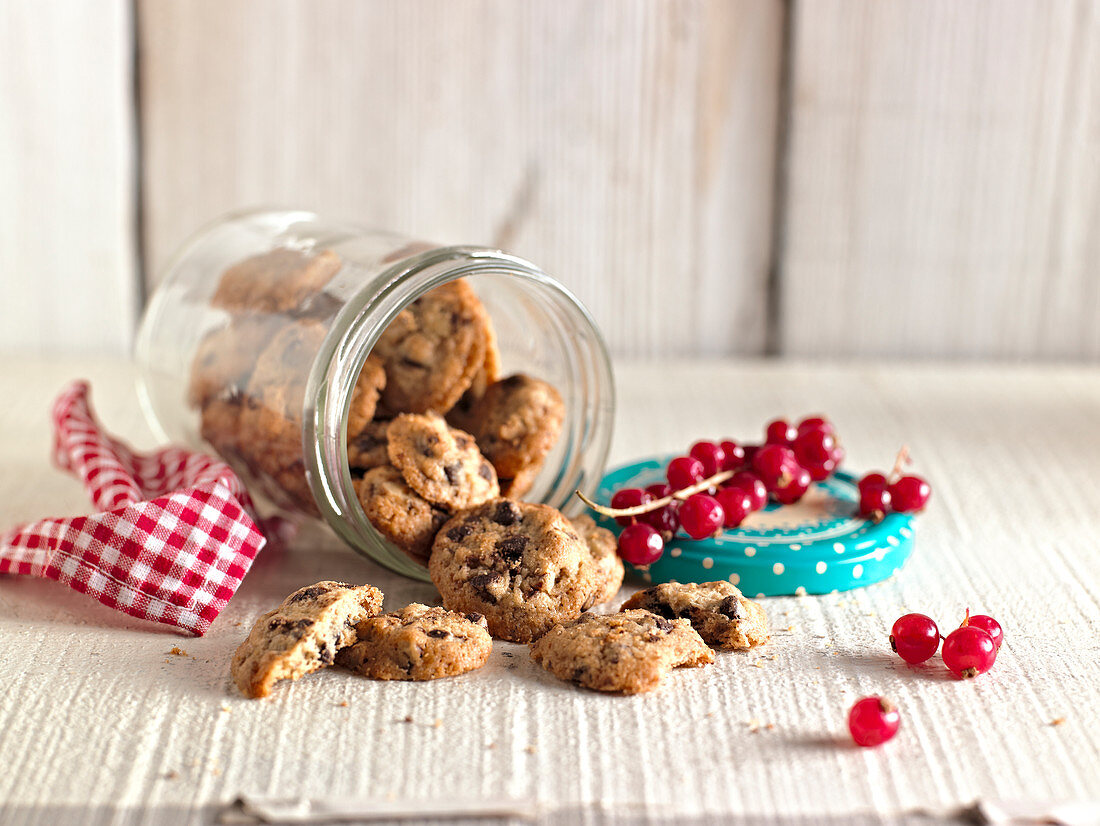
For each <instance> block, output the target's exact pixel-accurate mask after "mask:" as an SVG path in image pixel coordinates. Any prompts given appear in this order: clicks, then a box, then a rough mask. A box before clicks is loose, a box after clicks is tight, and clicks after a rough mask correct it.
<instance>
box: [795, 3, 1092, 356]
mask: <svg viewBox="0 0 1100 826" xmlns="http://www.w3.org/2000/svg"><path fill="white" fill-rule="evenodd" d="M795 8H796V12H795V15H794V36H793V50H792V53H791V56H792V60H793V64H792V73H793V76H792V82H793V86H792V107H791V113H790V154H789V156H788V176H787V181H788V186H787V189H786V194H785V209H786V212H785V215H786V217H785V226H784V230H783V237H784V243H783V247H782V249H783V256H782V263H781V270H780V276H781V277H780V288H781V312H780V317H781V329H780V331H779V332H780V341H781V352H783V353H792V354H796V355H799V354H801V355H810V354H826V355H854V354H859V355H875V354H879V355H882V354H891V355H905V356H940V355H964V356H1041V357H1086V358H1090V359H1096V358H1097V357H1100V325H1098V324H1097V319H1098V318H1100V273H1098V267H1100V5H1098V4H1097V3H1095V2H1090V0H1079V2H1073V1H1072V0H1066V1H1065V2H1054V3H1051V2H1046V0H1006V1H1005V2H997V3H988V2H976V3H957V2H953V1H952V0H933V2H924V1H923V0H921V2H900V3H878V2H874V0H859V2H837V0H827V1H826V2H817V1H816V0H815V2H805V3H797V4H796V6H795Z"/></svg>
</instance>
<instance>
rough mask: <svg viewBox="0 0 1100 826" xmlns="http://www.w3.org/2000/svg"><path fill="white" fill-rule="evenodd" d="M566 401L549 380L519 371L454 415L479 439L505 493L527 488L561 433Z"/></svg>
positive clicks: (454, 417)
mask: <svg viewBox="0 0 1100 826" xmlns="http://www.w3.org/2000/svg"><path fill="white" fill-rule="evenodd" d="M564 419H565V405H564V404H563V403H562V400H561V395H560V394H559V393H558V391H557V390H555V389H554V388H553V387H552V386H551V385H549V384H547V383H546V382H544V381H542V380H540V379H536V378H532V377H531V376H527V375H524V374H522V373H517V374H515V375H513V376H509V377H508V378H506V379H503V380H502V381H498V382H496V383H494V384H491V385H489V387H488V388H487V389H486V391H485V394H484V395H483V396H482V397H481V398H480V399H479V400H478V401H477V402H476V403H475V404H474V405H473V406H472V407H471V408H470V410H469V412H468V413H465V414H463V413H461V412H459V411H455V412H454V413H452V420H453V421H454V422H455V424H456V425H457V426H459V427H465V428H466V429H467V430H469V431H470V432H471V433H472V434H473V435H474V437H475V438H476V439H477V443H478V446H479V447H480V448H481V452H482V453H484V454H485V458H487V459H488V460H489V461H490V462H492V464H493V467H494V468H495V469H496V472H497V478H498V479H500V485H501V490H502V491H504V492H505V495H506V496H520V495H522V494H523V493H526V492H527V490H528V489H529V488H530V486H531V484H532V483H533V482H534V479H535V476H537V474H538V469H539V468H541V467H542V462H543V460H544V459H545V458H546V455H547V454H548V453H549V452H550V450H551V449H552V448H553V447H554V444H555V442H557V440H558V437H559V436H560V435H561V427H562V421H563V420H564Z"/></svg>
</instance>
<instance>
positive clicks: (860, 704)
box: [848, 697, 901, 746]
mask: <svg viewBox="0 0 1100 826" xmlns="http://www.w3.org/2000/svg"><path fill="white" fill-rule="evenodd" d="M899 725H901V715H900V714H898V709H897V707H896V706H895V705H894V704H893V703H891V702H890V701H889V700H887V699H885V698H883V697H864V698H863V699H862V700H857V701H856V704H855V705H854V706H852V710H851V711H849V712H848V731H850V732H851V733H852V739H853V740H855V741H856V745H857V746H878V745H881V744H882V743H885V742H886V741H887V740H889V739H890V738H891V737H893V736H894V735H895V734H897V733H898V726H899Z"/></svg>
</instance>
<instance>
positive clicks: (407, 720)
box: [401, 714, 413, 723]
mask: <svg viewBox="0 0 1100 826" xmlns="http://www.w3.org/2000/svg"><path fill="white" fill-rule="evenodd" d="M412 721H413V718H412V715H411V714H406V715H405V719H404V720H402V721H401V722H402V723H411V722H412Z"/></svg>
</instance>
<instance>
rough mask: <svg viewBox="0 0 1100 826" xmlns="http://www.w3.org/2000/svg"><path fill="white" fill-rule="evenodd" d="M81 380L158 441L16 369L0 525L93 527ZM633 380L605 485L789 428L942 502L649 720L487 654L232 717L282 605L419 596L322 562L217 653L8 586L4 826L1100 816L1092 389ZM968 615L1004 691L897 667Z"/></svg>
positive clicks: (733, 372)
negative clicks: (906, 631)
mask: <svg viewBox="0 0 1100 826" xmlns="http://www.w3.org/2000/svg"><path fill="white" fill-rule="evenodd" d="M77 376H86V377H88V378H90V379H91V380H92V382H93V402H94V403H95V405H96V407H97V409H98V410H99V412H100V414H101V417H102V419H103V420H104V422H105V423H106V424H107V425H108V427H110V428H112V429H113V430H114V431H115V432H118V433H121V434H124V435H125V436H127V437H128V438H131V439H133V440H134V441H135V442H136V443H137V444H138V445H139V446H143V447H149V446H151V445H150V436H149V433H148V431H147V429H146V428H145V426H144V425H143V424H142V422H141V418H140V414H139V413H138V412H137V410H136V407H135V403H134V395H133V391H132V376H131V373H130V370H129V368H128V367H127V366H125V365H124V364H122V363H120V362H106V361H104V362H92V361H83V362H81V361H75V360H71V361H65V362H60V361H55V362H33V361H31V362H28V361H26V360H21V359H15V358H10V357H8V358H3V359H0V398H2V399H3V404H2V405H0V468H2V470H0V525H3V526H4V527H7V526H8V525H9V524H11V523H15V522H17V521H23V520H28V519H32V518H36V517H41V516H47V515H63V514H73V513H78V512H83V511H86V510H87V509H88V505H87V502H86V500H85V498H84V495H83V493H82V491H81V489H80V485H79V484H78V482H77V481H75V480H74V479H72V478H69V477H67V476H65V475H63V474H62V473H61V472H60V471H57V470H55V469H53V468H52V467H51V466H50V465H49V464H48V461H47V456H48V454H49V435H48V427H47V410H48V406H49V403H50V401H51V400H52V398H53V396H54V394H55V393H56V392H57V391H58V390H59V389H60V387H61V386H62V385H63V384H64V382H65V381H66V380H68V379H69V378H73V377H77ZM617 376H618V381H619V390H620V395H619V402H620V403H619V410H618V414H617V425H616V428H617V429H616V437H615V444H614V451H613V457H612V458H613V461H616V462H618V461H622V460H627V459H630V458H632V457H635V456H638V455H642V454H647V453H651V452H654V451H673V450H677V449H682V448H683V447H684V446H686V445H687V444H688V443H689V442H690V441H692V440H693V439H694V438H696V437H701V436H705V435H710V436H722V435H733V436H739V437H742V438H746V439H747V438H750V437H755V436H756V435H757V434H758V433H759V430H760V428H761V426H762V424H763V422H764V421H765V420H766V419H768V418H769V417H771V416H773V415H775V414H779V413H787V414H790V415H798V414H801V413H808V412H811V411H825V412H827V413H829V414H830V415H831V416H832V417H833V419H834V420H835V421H836V423H837V425H838V427H839V428H840V431H841V433H842V436H843V437H844V439H845V442H846V444H847V446H848V450H849V466H850V467H852V468H855V469H870V468H872V467H878V468H883V467H885V466H887V465H888V464H889V462H890V459H891V457H892V456H893V454H894V452H895V450H896V449H897V448H898V446H899V445H900V444H901V443H902V442H905V443H908V444H909V445H910V446H911V447H912V450H913V454H914V456H915V458H916V461H917V463H918V467H919V469H920V471H922V472H923V473H924V474H925V475H926V476H927V477H928V478H929V479H930V480H931V482H932V484H933V487H934V494H933V499H932V503H931V508H930V510H929V512H928V513H927V514H926V515H924V516H923V517H921V519H920V521H919V524H918V531H917V550H916V553H915V554H914V556H913V558H912V559H911V560H910V562H909V564H908V565H907V566H906V568H904V569H903V570H902V572H901V574H900V575H899V576H897V577H896V578H895V579H894V580H892V581H889V582H886V583H882V584H879V585H874V586H871V587H868V588H865V589H863V590H859V591H853V592H849V593H844V594H839V595H834V596H826V597H802V598H787V599H769V600H766V601H765V607H766V608H767V611H768V613H769V615H770V617H771V620H772V623H773V625H774V627H775V635H774V638H773V640H772V642H771V643H770V644H769V645H768V646H767V647H765V648H763V649H761V650H758V651H754V652H752V653H750V654H725V655H721V656H719V657H718V659H717V662H716V663H715V665H713V666H711V667H709V668H706V669H698V670H694V669H692V670H682V671H679V672H676V673H674V674H673V675H672V676H671V678H670V679H668V681H667V683H666V684H665V685H664V686H663V687H662V688H661V689H660V690H658V691H657V692H655V693H653V694H649V695H640V696H635V697H614V696H602V695H599V694H596V693H591V692H584V691H581V690H578V689H576V688H573V687H572V686H570V685H567V684H565V683H562V682H559V681H557V680H556V679H554V678H553V677H551V676H550V675H549V674H548V673H546V672H544V671H542V670H541V669H540V668H537V667H536V666H535V665H534V664H533V663H532V662H531V661H530V659H529V658H528V656H527V652H526V650H525V648H524V647H521V646H516V645H510V644H506V643H497V644H496V645H495V647H494V651H493V654H492V657H491V659H490V661H489V664H488V665H487V666H486V667H485V668H484V669H482V670H480V671H477V672H474V673H471V674H468V675H465V676H462V677H458V678H454V679H449V680H442V681H439V682H435V683H426V684H399V683H382V682H370V681H367V680H363V679H358V678H353V677H351V676H349V675H347V674H344V673H340V672H338V671H336V670H331V671H328V672H323V673H319V674H316V675H313V676H311V677H309V678H306V679H303V680H301V681H300V682H298V683H296V684H293V685H290V684H284V685H281V686H279V687H278V688H277V690H276V691H275V692H274V695H273V697H272V698H271V699H270V700H268V701H264V702H257V701H249V700H244V699H242V698H241V697H240V696H239V695H238V694H237V693H236V692H235V691H234V690H232V689H231V687H230V683H229V680H228V663H229V658H230V655H231V654H232V652H233V650H234V648H235V647H236V646H237V644H238V642H239V641H240V639H241V638H242V637H243V635H244V634H245V633H246V631H247V628H248V626H249V624H250V623H251V622H252V620H253V619H254V618H255V617H256V616H257V615H258V614H259V613H261V612H262V611H264V610H265V609H267V608H268V607H270V606H271V605H272V604H274V603H275V602H277V601H278V600H279V599H280V598H281V597H282V596H283V595H285V594H286V593H288V592H289V591H290V590H292V589H294V588H296V587H298V586H300V585H303V584H307V583H310V582H313V581H315V580H318V579H322V578H333V579H347V580H352V581H370V582H372V583H374V584H376V585H378V586H380V587H381V588H382V589H383V590H384V591H385V593H386V594H387V602H388V604H389V605H391V606H400V605H402V604H404V603H405V602H406V601H409V600H413V599H416V600H423V601H430V600H431V599H432V598H433V596H434V593H433V589H432V588H431V587H430V586H427V585H423V584H418V583H413V582H409V581H406V580H402V579H400V578H398V577H396V576H393V575H391V574H388V573H386V572H385V571H383V570H381V569H379V568H378V567H376V566H374V565H373V564H372V563H370V562H368V561H366V560H364V559H361V558H360V557H358V556H355V555H354V554H352V553H350V552H348V551H345V550H343V549H341V548H340V547H339V546H338V545H336V544H335V543H334V542H333V541H331V540H326V539H323V538H320V539H319V538H316V537H314V538H310V537H305V538H303V539H300V540H299V541H298V542H297V543H296V545H295V546H294V547H293V548H291V549H282V550H280V549H270V550H265V551H264V552H262V553H261V555H260V557H259V558H258V560H257V562H256V564H255V566H254V568H253V570H252V572H251V573H250V574H249V576H248V578H247V580H246V581H245V583H244V585H243V587H242V588H241V590H240V592H239V593H238V595H237V596H236V597H235V598H234V599H233V600H232V602H231V603H230V605H229V607H228V608H227V609H226V611H225V612H224V613H223V615H222V616H221V617H220V618H219V619H218V620H217V621H216V622H215V624H214V627H213V628H212V629H211V631H210V633H209V634H208V635H207V636H206V637H205V638H202V639H191V638H186V637H181V636H179V635H176V634H173V633H171V632H170V631H167V630H163V629H161V628H159V627H155V626H153V625H151V624H146V623H143V622H140V621H138V620H132V619H129V618H126V617H124V616H123V615H121V614H117V613H115V612H113V611H110V610H108V609H106V608H105V607H103V606H101V605H99V604H98V603H95V602H92V601H90V600H88V599H87V598H85V597H83V596H80V595H78V594H76V593H75V592H72V591H69V590H68V589H66V588H64V587H62V586H60V585H57V584H56V583H52V582H45V581H38V580H31V579H27V578H19V577H4V578H0V680H2V686H3V689H2V692H0V766H3V771H0V822H3V823H6V824H24V823H26V824H32V823H33V824H49V825H50V826H57V824H69V823H148V824H164V823H168V824H172V823H192V822H199V823H204V822H211V821H213V820H214V819H215V818H216V817H217V814H218V812H219V811H220V809H221V807H222V806H223V805H224V804H226V803H228V802H229V801H231V800H233V799H234V798H235V797H236V796H237V795H238V794H241V793H255V794H280V795H283V794H285V795H303V796H307V797H313V798H332V797H338V796H357V797H372V798H376V799H382V800H400V801H434V802H439V801H448V800H451V799H454V798H459V797H462V798H468V797H480V796H507V797H516V798H522V799H525V800H529V801H531V804H532V807H534V805H535V804H537V805H538V807H539V811H540V812H542V813H543V814H542V815H541V818H542V819H543V820H544V821H546V822H553V823H559V822H560V823H569V822H575V821H577V820H579V819H582V816H583V819H584V820H585V821H586V822H615V823H620V822H635V821H638V820H653V821H660V820H664V819H675V820H677V821H683V822H691V823H702V822H708V823H709V822H715V823H717V822H722V823H728V822H731V820H742V819H743V820H752V821H756V820H763V819H769V820H774V821H783V820H789V819H796V818H802V817H806V816H816V817H818V818H822V819H829V820H840V819H841V818H843V819H845V820H855V821H864V820H866V821H876V820H880V819H881V820H887V821H891V822H896V821H899V820H907V819H909V818H911V817H915V813H916V812H917V811H918V810H924V809H931V810H933V811H936V812H941V813H943V812H952V811H955V810H956V809H957V808H958V807H961V806H964V805H966V804H968V803H971V802H972V801H975V800H977V799H982V800H987V801H989V800H1005V799H1023V800H1028V801H1071V800H1077V801H1080V800H1089V799H1100V727H1098V725H1097V723H1098V719H1097V708H1100V665H1098V664H1097V663H1098V659H1100V657H1098V655H1100V643H1098V642H1097V637H1098V632H1100V577H1098V574H1100V551H1098V543H1100V485H1098V484H1097V483H1096V475H1097V468H1100V436H1098V433H1097V429H1096V423H1097V421H1100V370H1097V369H1092V368H1059V367H1027V368H1018V367H981V366H963V367H957V366H919V367H918V366H901V365H865V366H854V367H833V366H807V365H786V364H776V363H761V362H756V363H712V364H703V363H672V364H668V363H666V364H656V365H632V364H623V365H619V368H618V371H617ZM627 590H628V591H629V590H632V589H627ZM625 595H626V594H625V592H624V594H623V596H625ZM967 606H969V607H970V608H971V609H972V610H973V611H975V612H978V611H982V612H987V613H990V614H992V615H994V616H996V617H998V618H999V619H1000V620H1001V621H1002V623H1003V625H1004V627H1005V630H1006V639H1005V643H1004V646H1003V648H1002V649H1001V653H1000V657H999V660H998V662H997V664H996V666H995V668H994V670H993V671H992V672H991V673H989V674H987V675H984V676H982V677H980V678H978V679H976V680H972V681H967V682H959V681H956V680H954V679H949V678H947V677H945V672H944V671H943V670H942V666H938V667H930V668H922V669H910V668H907V667H906V666H905V665H904V664H903V663H901V662H900V661H899V660H898V659H896V658H895V657H893V656H892V655H891V654H890V653H889V649H888V647H887V643H886V635H887V631H888V629H889V627H890V624H891V623H892V621H893V620H894V619H895V618H896V617H897V616H899V615H900V614H902V613H905V612H907V611H922V612H925V613H928V614H930V615H932V616H933V617H936V618H942V620H943V621H944V623H949V622H951V621H952V620H956V619H958V618H961V615H962V613H963V610H964V608H966V607H967ZM173 646H180V647H181V648H183V649H184V650H186V652H187V656H184V657H179V656H170V655H169V654H168V652H169V650H170V649H171V648H172V647H173ZM871 693H882V694H885V695H887V696H889V697H891V698H893V699H894V701H895V702H896V703H897V704H898V705H899V706H900V708H901V713H902V717H903V722H902V728H901V731H900V732H899V734H898V736H897V737H896V738H895V739H894V740H893V741H892V742H890V743H889V744H887V745H886V746H884V747H882V748H879V749H872V750H861V749H857V748H855V747H854V746H852V745H850V743H849V742H848V741H847V739H846V737H845V726H844V720H845V715H846V712H847V709H848V707H849V706H850V705H851V703H852V702H853V701H854V700H855V699H857V698H858V697H860V696H862V695H865V694H871ZM406 717H411V718H412V722H404V721H405V719H406ZM1055 720H1064V722H1062V723H1061V724H1058V725H1052V721H1055Z"/></svg>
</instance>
